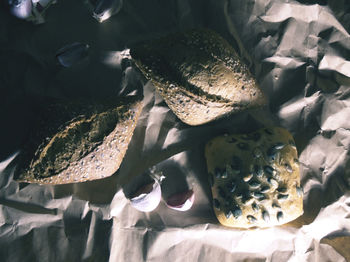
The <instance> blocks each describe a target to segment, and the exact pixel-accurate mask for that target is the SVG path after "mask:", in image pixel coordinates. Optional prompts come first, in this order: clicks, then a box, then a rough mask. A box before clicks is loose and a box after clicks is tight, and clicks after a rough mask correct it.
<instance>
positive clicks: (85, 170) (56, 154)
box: [15, 97, 142, 184]
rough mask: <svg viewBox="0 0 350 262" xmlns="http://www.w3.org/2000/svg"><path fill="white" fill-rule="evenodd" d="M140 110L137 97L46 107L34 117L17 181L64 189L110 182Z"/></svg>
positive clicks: (71, 102)
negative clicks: (76, 183)
mask: <svg viewBox="0 0 350 262" xmlns="http://www.w3.org/2000/svg"><path fill="white" fill-rule="evenodd" d="M141 110H142V101H141V98H140V97H129V98H123V99H120V98H109V99H104V100H103V101H97V100H84V99H81V100H79V101H69V102H67V101H54V102H50V103H49V104H48V105H47V106H46V107H44V108H41V110H40V111H39V112H36V113H37V117H38V118H37V119H38V122H37V123H36V125H35V128H34V129H33V130H32V131H31V132H30V134H29V137H28V139H27V142H26V143H25V144H24V146H23V150H22V152H21V154H20V155H19V163H18V166H17V168H16V174H15V178H16V179H17V180H18V181H20V182H27V183H39V184H67V183H75V182H83V181H88V180H95V179H101V178H104V177H108V176H111V175H112V174H113V173H115V172H116V171H117V170H118V168H119V166H120V164H121V162H122V159H123V157H124V155H125V153H126V150H127V148H128V144H129V142H130V140H131V137H132V134H133V131H134V129H135V127H136V123H137V119H138V117H139V115H140V113H141Z"/></svg>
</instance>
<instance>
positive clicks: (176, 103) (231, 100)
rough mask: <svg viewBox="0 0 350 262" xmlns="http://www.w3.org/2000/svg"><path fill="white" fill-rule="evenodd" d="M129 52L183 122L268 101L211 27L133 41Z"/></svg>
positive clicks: (198, 121) (197, 122)
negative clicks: (145, 40) (134, 44)
mask: <svg viewBox="0 0 350 262" xmlns="http://www.w3.org/2000/svg"><path fill="white" fill-rule="evenodd" d="M130 54H131V56H132V58H133V59H134V61H135V63H136V65H137V67H138V68H139V69H140V70H141V72H142V73H143V74H144V75H145V77H146V78H147V79H149V80H151V82H152V83H153V84H154V86H155V87H156V89H157V91H158V92H159V93H160V94H161V95H162V97H163V98H164V100H165V102H166V103H167V105H168V106H169V108H170V109H171V110H172V111H173V112H174V113H175V114H176V115H177V117H178V118H179V119H180V120H182V121H183V122H185V123H186V124H189V125H200V124H204V123H207V122H210V121H212V120H215V119H218V118H220V117H222V116H224V115H227V114H229V113H234V112H239V111H242V110H246V109H249V108H254V107H258V106H262V105H264V104H265V103H266V98H265V96H264V95H263V93H262V91H261V90H260V89H259V87H258V86H257V84H256V81H255V80H254V78H253V77H252V75H251V73H250V72H249V70H248V68H247V66H246V65H245V64H244V63H243V62H242V61H241V59H240V58H239V57H238V55H237V53H236V52H235V50H234V49H233V48H232V47H231V46H230V45H229V44H228V43H227V41H226V40H225V39H223V38H222V37H221V36H219V35H218V34H217V33H215V32H213V31H211V30H207V29H200V30H192V31H189V32H185V33H178V34H174V35H170V36H167V37H164V38H161V39H158V40H154V41H149V42H146V43H142V44H139V45H137V46H134V47H132V48H131V49H130Z"/></svg>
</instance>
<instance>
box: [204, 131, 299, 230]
mask: <svg viewBox="0 0 350 262" xmlns="http://www.w3.org/2000/svg"><path fill="white" fill-rule="evenodd" d="M205 156H206V161H207V167H208V172H209V180H210V183H211V188H212V195H213V208H214V212H215V214H216V216H217V218H218V220H219V222H220V223H221V224H223V225H225V226H229V227H238V228H249V227H269V226H274V225H281V224H285V223H287V222H289V221H291V220H294V219H295V218H297V217H299V216H300V215H301V214H302V213H303V192H302V189H301V187H300V175H299V162H298V155H297V151H296V147H295V144H294V140H293V137H292V136H291V134H290V133H289V132H288V131H287V130H285V129H283V128H279V127H275V128H264V129H260V130H258V131H256V132H254V133H251V134H248V135H247V134H243V135H227V136H219V137H216V138H214V139H213V140H211V141H210V142H209V143H208V144H207V145H206V148H205Z"/></svg>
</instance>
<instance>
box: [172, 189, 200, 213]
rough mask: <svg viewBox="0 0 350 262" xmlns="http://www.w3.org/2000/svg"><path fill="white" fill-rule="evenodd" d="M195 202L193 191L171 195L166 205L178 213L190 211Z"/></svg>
mask: <svg viewBox="0 0 350 262" xmlns="http://www.w3.org/2000/svg"><path fill="white" fill-rule="evenodd" d="M193 202H194V192H193V190H192V189H190V190H187V191H183V192H180V193H176V194H173V195H171V196H170V197H169V198H168V199H167V201H166V204H167V206H168V207H169V208H171V209H174V210H178V211H187V210H189V209H190V208H191V207H192V205H193Z"/></svg>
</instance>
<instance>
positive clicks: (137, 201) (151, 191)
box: [130, 180, 162, 212]
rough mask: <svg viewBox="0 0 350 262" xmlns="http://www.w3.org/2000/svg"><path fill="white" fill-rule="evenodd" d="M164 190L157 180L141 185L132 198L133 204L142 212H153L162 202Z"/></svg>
mask: <svg viewBox="0 0 350 262" xmlns="http://www.w3.org/2000/svg"><path fill="white" fill-rule="evenodd" d="M161 196H162V191H161V188H160V183H159V182H158V181H157V180H154V182H152V183H150V184H147V185H145V186H143V187H141V188H140V189H139V190H138V191H137V193H136V196H134V197H133V198H131V199H130V202H131V206H132V207H134V208H136V209H137V210H139V211H141V212H151V211H153V210H154V209H156V208H157V206H158V205H159V203H160V200H161Z"/></svg>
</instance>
